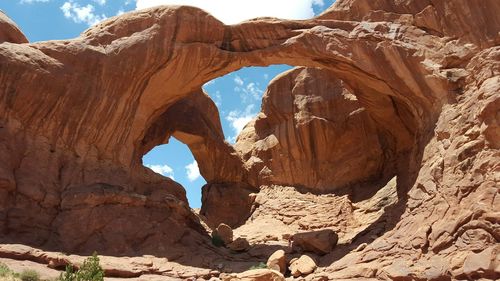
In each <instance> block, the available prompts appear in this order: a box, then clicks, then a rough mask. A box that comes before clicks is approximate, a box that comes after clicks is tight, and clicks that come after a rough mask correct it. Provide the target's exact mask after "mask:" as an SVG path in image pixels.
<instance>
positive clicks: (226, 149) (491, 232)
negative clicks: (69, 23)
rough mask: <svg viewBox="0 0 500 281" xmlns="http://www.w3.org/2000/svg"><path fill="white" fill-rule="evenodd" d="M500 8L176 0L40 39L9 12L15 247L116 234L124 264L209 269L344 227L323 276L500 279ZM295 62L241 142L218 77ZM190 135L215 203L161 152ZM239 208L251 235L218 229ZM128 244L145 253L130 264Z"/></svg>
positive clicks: (179, 270) (177, 274)
mask: <svg viewBox="0 0 500 281" xmlns="http://www.w3.org/2000/svg"><path fill="white" fill-rule="evenodd" d="M498 14H500V2H499V1H498V0H456V1H448V0H401V1H391V0H378V1H371V0H338V1H337V2H336V3H335V4H334V5H333V6H332V7H330V8H329V9H328V10H327V11H326V12H324V13H323V14H322V15H320V16H318V17H316V18H314V19H311V20H304V21H290V20H279V19H272V18H261V19H255V20H250V21H247V22H243V23H241V24H238V25H233V26H225V25H223V24H222V23H221V22H220V21H218V20H217V19H215V18H214V17H212V16H211V15H209V14H207V13H206V12H204V11H202V10H199V9H196V8H192V7H182V6H171V7H156V8H152V9H147V10H142V11H136V12H132V13H128V14H125V15H122V16H119V17H114V18H111V19H108V20H106V21H104V22H102V23H99V24H98V25H96V26H94V27H92V28H90V29H88V30H87V31H85V32H84V33H82V34H81V36H80V37H78V38H75V39H72V40H60V41H49V42H37V43H28V42H27V40H26V38H25V36H24V35H23V34H22V33H21V31H20V30H19V29H18V28H17V27H16V26H15V24H14V23H13V22H12V21H11V20H10V19H8V18H7V17H6V16H5V15H4V14H3V13H0V85H1V87H0V158H1V159H2V161H0V242H1V243H2V245H0V246H1V247H0V257H2V258H5V259H8V260H9V261H10V260H16V259H18V260H19V259H20V260H30V261H31V262H35V263H39V264H48V265H49V266H50V264H51V261H52V265H53V266H55V265H54V263H61V264H66V263H67V261H64V259H66V258H67V259H69V260H78V259H79V258H78V257H79V256H76V257H75V256H71V255H70V256H67V257H64V256H63V257H60V256H59V255H62V254H58V253H53V252H50V251H64V252H66V253H70V254H73V253H75V254H89V253H91V252H93V251H94V250H97V251H98V252H99V253H102V254H103V255H106V257H107V258H109V259H110V260H111V261H110V262H108V263H107V264H111V266H110V267H109V268H108V270H107V273H108V275H110V276H117V277H138V278H143V279H142V280H158V279H155V278H157V277H158V275H164V277H165V278H169V279H166V280H171V279H174V280H175V279H182V278H188V277H203V278H206V279H208V278H210V277H213V276H219V275H220V273H221V272H242V271H244V270H246V269H248V268H249V267H250V266H251V265H255V264H256V263H258V262H259V261H264V262H265V261H266V260H267V258H268V257H269V255H270V254H272V253H273V252H275V251H276V250H278V249H285V250H286V251H287V253H288V254H290V256H294V255H295V256H297V257H298V256H300V253H296V252H293V251H292V249H288V246H287V240H286V238H285V237H289V236H290V235H293V234H294V233H296V232H303V231H312V230H322V229H332V230H333V231H335V233H336V234H338V240H339V241H338V245H337V246H336V247H335V248H334V249H333V250H332V251H331V252H330V253H328V254H326V255H324V256H314V254H311V255H313V258H314V259H315V261H317V265H318V268H317V269H316V270H315V271H314V273H312V274H311V275H309V276H308V277H307V278H311V279H312V278H318V279H321V278H323V279H325V278H326V279H327V280H335V279H352V280H362V279H372V280H373V279H382V280H452V279H469V280H475V279H481V278H483V279H498V278H500V270H499V266H500V265H499V260H498V252H499V251H500V249H499V247H500V246H499V240H500V226H499V222H500V209H499V206H500V199H499V198H500V196H499V188H498V187H499V181H500V179H499V169H500V166H499V163H500V151H499V149H500V133H499V131H500V128H499V124H500V113H499V112H500V94H499V93H500V47H499V46H500V18H499V17H498V16H497V15H498ZM278 63H279V64H289V65H294V66H298V68H296V69H293V70H291V71H289V72H287V73H284V74H282V75H281V76H279V77H278V78H276V79H275V80H274V81H273V82H272V83H271V84H270V86H269V88H268V90H267V91H266V94H265V97H264V101H263V106H262V109H261V112H260V114H259V115H258V116H257V118H256V119H255V120H253V121H252V122H250V123H249V124H248V125H247V126H246V127H245V129H244V131H243V132H242V134H241V135H240V136H239V137H238V140H237V143H236V144H235V145H234V147H233V146H231V145H230V144H228V143H226V142H225V141H224V135H223V133H222V130H221V125H220V119H219V116H218V112H217V108H216V106H215V104H214V103H213V102H212V101H211V100H210V98H209V97H208V96H207V95H206V94H205V93H203V91H202V89H201V86H202V85H203V84H204V83H206V82H207V81H210V80H211V79H214V78H216V77H219V76H221V75H224V74H226V73H229V72H231V71H234V70H237V69H239V68H241V67H244V66H265V65H271V64H278ZM172 136H174V137H176V138H178V139H179V140H181V141H182V142H184V143H186V144H187V145H188V146H189V148H190V149H191V151H192V152H193V154H194V156H195V158H196V160H197V161H198V163H199V166H200V171H201V174H202V175H203V176H204V178H205V179H206V180H207V185H206V186H205V187H204V188H203V189H204V190H203V207H202V210H201V211H200V215H198V214H196V213H194V212H193V211H192V210H191V209H190V208H189V207H188V205H187V200H186V197H185V191H184V189H183V188H182V186H180V185H179V184H177V183H176V182H174V181H172V180H170V179H168V178H164V177H162V176H160V175H157V174H155V173H153V172H152V171H151V170H149V169H147V168H145V167H143V166H142V163H141V158H142V156H143V155H144V153H146V152H147V151H149V150H150V149H151V148H153V147H154V146H156V145H159V144H163V143H167V142H168V140H169V138H170V137H172ZM167 157H168V156H167ZM235 202H238V204H235ZM239 207H241V208H239ZM204 220H206V222H204ZM220 222H224V223H226V224H228V225H230V226H232V227H237V228H236V229H235V230H234V233H235V237H243V238H246V239H247V240H248V241H249V242H250V244H251V245H250V249H249V250H248V251H247V252H243V253H234V252H231V251H229V250H227V249H218V248H215V247H213V246H211V245H210V239H209V235H208V232H209V231H210V230H209V229H208V228H207V225H208V226H212V227H213V226H214V225H215V226H216V225H218V223H220ZM238 226H239V227H238ZM13 244H24V245H29V246H22V245H13ZM193 251H196V255H192V254H191V253H192V252H193ZM123 255H128V256H143V255H145V256H143V257H141V258H139V260H127V262H129V263H127V264H130V267H131V268H130V269H126V270H122V271H120V270H118V269H117V268H119V267H118V266H116V264H120V263H121V261H120V259H122V261H125V259H126V258H119V257H116V259H117V260H113V259H115V257H112V256H122V257H123ZM131 259H134V258H131ZM113 264H114V266H113ZM55 267H56V268H57V266H55ZM261 273H262V274H264V275H265V274H268V273H269V272H267V271H266V272H259V274H261ZM51 274H53V273H51ZM252 274H253V273H252ZM271 275H272V274H271ZM278 275H279V274H278ZM238 276H240V277H241V278H247V277H248V274H247V275H245V274H243V275H241V274H240V275H238V274H236V275H235V277H234V278H239V277H238ZM242 276H243V277H242ZM231 278H233V277H231ZM273 278H274V277H273ZM278 278H282V277H281V276H279V277H278ZM236 280H237V279H236Z"/></svg>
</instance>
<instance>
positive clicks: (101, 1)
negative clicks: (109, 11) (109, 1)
mask: <svg viewBox="0 0 500 281" xmlns="http://www.w3.org/2000/svg"><path fill="white" fill-rule="evenodd" d="M92 1H94V2H96V3H97V4H99V5H101V6H104V5H106V0H92Z"/></svg>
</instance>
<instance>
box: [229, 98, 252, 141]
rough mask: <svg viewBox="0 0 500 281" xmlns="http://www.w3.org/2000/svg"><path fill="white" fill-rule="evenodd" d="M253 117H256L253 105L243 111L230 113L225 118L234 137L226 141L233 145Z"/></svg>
mask: <svg viewBox="0 0 500 281" xmlns="http://www.w3.org/2000/svg"><path fill="white" fill-rule="evenodd" d="M255 115H257V112H256V111H255V105H254V104H249V105H248V106H247V107H246V108H245V110H244V111H240V110H232V111H230V112H229V113H228V115H227V116H226V120H227V121H229V122H230V124H231V127H232V129H233V131H234V135H233V136H230V137H228V138H227V140H228V141H229V142H232V143H234V142H235V141H236V137H237V136H238V135H239V134H240V133H241V131H242V130H243V128H244V127H245V125H246V124H248V122H250V121H251V120H252V119H253V118H254V117H255Z"/></svg>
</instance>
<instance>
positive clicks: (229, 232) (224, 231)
mask: <svg viewBox="0 0 500 281" xmlns="http://www.w3.org/2000/svg"><path fill="white" fill-rule="evenodd" d="M213 235H217V236H218V237H220V238H221V239H222V242H224V245H229V244H231V242H233V229H231V227H230V226H229V225H227V224H224V223H221V224H219V226H217V229H216V230H215V231H214V234H213Z"/></svg>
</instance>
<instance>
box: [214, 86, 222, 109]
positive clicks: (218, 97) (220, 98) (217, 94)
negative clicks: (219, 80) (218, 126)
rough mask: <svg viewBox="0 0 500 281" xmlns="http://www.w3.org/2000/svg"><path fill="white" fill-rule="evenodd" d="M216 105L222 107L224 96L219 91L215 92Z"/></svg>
mask: <svg viewBox="0 0 500 281" xmlns="http://www.w3.org/2000/svg"><path fill="white" fill-rule="evenodd" d="M215 105H217V106H219V107H220V106H221V105H222V96H221V94H220V91H219V90H217V91H215Z"/></svg>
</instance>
